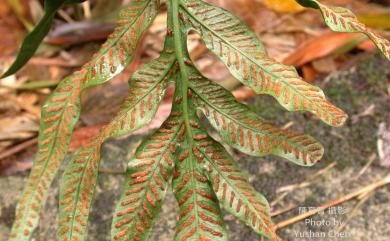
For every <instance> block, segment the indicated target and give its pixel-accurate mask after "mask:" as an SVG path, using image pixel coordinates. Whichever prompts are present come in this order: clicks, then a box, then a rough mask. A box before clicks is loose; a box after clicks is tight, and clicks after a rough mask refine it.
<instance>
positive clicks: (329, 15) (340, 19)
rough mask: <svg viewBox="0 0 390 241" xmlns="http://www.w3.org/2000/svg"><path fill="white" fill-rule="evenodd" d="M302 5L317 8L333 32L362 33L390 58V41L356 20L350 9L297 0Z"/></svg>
mask: <svg viewBox="0 0 390 241" xmlns="http://www.w3.org/2000/svg"><path fill="white" fill-rule="evenodd" d="M297 2H298V3H300V4H301V5H302V6H305V7H311V8H315V9H319V10H320V11H321V13H322V16H323V18H324V20H325V23H326V25H328V27H329V28H330V29H332V30H333V31H335V32H349V33H364V34H365V35H367V36H368V37H369V38H370V39H371V40H372V41H373V42H374V43H375V45H376V46H377V47H378V49H379V50H380V51H381V52H382V53H383V55H384V56H385V57H386V58H387V59H388V60H390V42H389V41H388V40H387V39H385V38H384V37H382V36H380V35H379V34H378V33H376V32H375V31H374V30H372V29H370V28H368V27H366V26H365V25H364V24H362V23H361V22H359V21H358V19H357V17H356V16H355V15H354V14H353V13H352V11H351V10H349V9H346V8H342V7H333V6H326V5H324V4H322V3H320V2H319V1H317V0H297Z"/></svg>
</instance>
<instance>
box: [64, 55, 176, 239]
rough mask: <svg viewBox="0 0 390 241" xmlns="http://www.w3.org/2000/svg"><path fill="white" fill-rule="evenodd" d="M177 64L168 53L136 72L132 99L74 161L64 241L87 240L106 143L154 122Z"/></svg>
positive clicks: (68, 171) (70, 169) (68, 181)
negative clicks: (92, 204)
mask: <svg viewBox="0 0 390 241" xmlns="http://www.w3.org/2000/svg"><path fill="white" fill-rule="evenodd" d="M174 63H175V56H174V55H173V54H170V53H164V54H162V55H161V57H160V58H158V59H156V60H154V61H152V62H151V63H149V64H147V65H145V66H144V67H142V68H141V69H139V70H138V71H137V72H135V73H134V75H133V77H132V78H131V79H130V80H129V83H130V84H129V85H130V86H129V92H130V93H129V96H128V97H127V98H126V99H125V101H124V103H123V104H122V107H121V109H120V110H119V113H118V114H117V115H116V116H115V117H114V120H113V121H112V122H111V123H110V124H108V125H107V126H105V127H103V129H102V131H101V132H100V134H99V136H98V137H97V138H96V139H95V141H94V142H93V143H92V145H91V146H90V147H88V148H83V149H81V150H80V151H78V152H77V153H76V154H75V155H74V157H73V158H72V160H71V161H70V164H69V165H68V166H67V168H66V170H65V173H64V175H63V178H62V183H61V188H60V220H59V228H58V236H59V239H60V240H68V241H72V240H74V241H82V240H84V239H85V236H86V233H87V223H88V215H89V211H90V207H91V203H92V199H93V194H94V191H95V187H96V182H97V175H98V167H99V163H100V151H101V146H102V144H103V142H104V141H105V140H106V139H108V138H111V137H117V136H121V135H124V134H128V133H130V132H133V131H135V130H137V129H138V128H140V127H142V126H144V125H146V124H147V123H149V122H150V121H151V120H152V118H153V117H154V115H155V113H156V111H157V108H158V107H159V105H160V103H161V100H162V98H163V96H164V94H165V90H166V88H167V84H168V79H169V76H170V75H171V74H172V71H174V70H175V68H174Z"/></svg>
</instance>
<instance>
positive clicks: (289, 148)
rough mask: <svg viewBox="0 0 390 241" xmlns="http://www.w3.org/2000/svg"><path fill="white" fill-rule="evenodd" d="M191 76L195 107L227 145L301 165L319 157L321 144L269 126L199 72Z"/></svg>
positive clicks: (309, 163) (321, 149)
mask: <svg viewBox="0 0 390 241" xmlns="http://www.w3.org/2000/svg"><path fill="white" fill-rule="evenodd" d="M191 79H192V81H191V90H192V91H193V92H194V93H195V95H196V96H198V101H197V102H198V106H199V107H200V109H201V111H202V112H203V113H204V114H205V116H206V117H207V119H208V120H209V122H210V123H211V125H212V126H213V127H214V128H215V129H217V130H218V132H219V133H220V135H221V137H222V139H223V140H224V141H226V142H227V143H228V144H229V145H231V146H233V147H235V148H237V149H239V150H240V151H242V152H244V153H247V154H249V155H255V156H264V155H268V154H273V155H278V156H281V157H284V158H286V159H288V160H290V161H292V162H295V163H296V164H299V165H304V166H307V165H313V164H315V163H316V162H317V161H318V160H320V159H321V157H322V155H323V153H324V150H323V147H322V145H321V144H320V143H318V142H317V141H316V140H315V139H314V138H312V137H311V136H308V135H303V134H298V133H294V132H290V131H285V130H282V129H279V128H277V127H275V126H273V125H272V124H271V123H270V122H268V121H265V120H263V119H262V118H260V117H258V116H257V114H255V113H253V112H252V111H251V110H249V108H248V107H247V106H245V105H244V104H241V103H238V102H237V101H236V100H235V98H234V96H233V95H232V94H231V93H230V92H229V91H227V90H225V89H224V88H223V87H221V86H220V85H218V84H215V83H213V82H211V81H210V80H208V79H205V78H204V77H202V76H200V75H195V76H192V78H191Z"/></svg>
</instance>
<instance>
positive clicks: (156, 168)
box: [111, 115, 184, 241]
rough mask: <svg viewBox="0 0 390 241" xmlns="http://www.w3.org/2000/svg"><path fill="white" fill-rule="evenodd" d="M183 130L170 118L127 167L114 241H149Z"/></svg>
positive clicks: (118, 204) (141, 146)
mask: <svg viewBox="0 0 390 241" xmlns="http://www.w3.org/2000/svg"><path fill="white" fill-rule="evenodd" d="M183 129H184V125H183V120H181V119H180V118H178V116H175V115H171V116H170V118H168V119H167V120H166V121H165V122H164V123H163V125H162V126H161V127H160V128H159V129H158V130H157V131H156V132H155V133H154V134H153V135H152V136H150V137H149V138H148V139H147V140H145V141H144V142H143V143H142V144H141V145H140V146H139V147H138V149H137V151H136V154H135V157H134V158H133V159H132V160H130V162H129V163H128V166H127V172H126V180H125V182H124V188H123V191H122V195H121V198H120V200H119V202H118V203H117V206H116V210H115V213H114V220H113V223H112V229H111V236H112V240H115V241H116V240H118V241H124V240H148V237H149V234H150V231H151V229H152V227H153V224H154V222H155V221H156V219H157V217H158V213H159V211H160V209H161V205H162V202H163V200H164V197H165V193H166V190H167V188H168V184H169V182H170V180H171V174H172V168H173V165H174V154H175V148H176V147H175V140H176V139H177V138H180V137H179V136H180V135H182V134H183Z"/></svg>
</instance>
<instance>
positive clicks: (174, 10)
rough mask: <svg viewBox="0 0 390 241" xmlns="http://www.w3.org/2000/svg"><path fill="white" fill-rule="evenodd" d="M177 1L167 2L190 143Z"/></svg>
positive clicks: (189, 136) (182, 39)
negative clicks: (169, 6) (169, 8)
mask: <svg viewBox="0 0 390 241" xmlns="http://www.w3.org/2000/svg"><path fill="white" fill-rule="evenodd" d="M179 2H180V0H170V1H169V3H170V5H171V11H172V12H171V14H170V15H171V18H172V25H173V39H174V44H175V53H176V57H177V61H178V63H179V67H180V75H181V90H182V97H183V100H182V106H183V116H184V123H185V125H186V133H187V137H188V142H189V144H191V143H192V139H193V134H192V130H191V126H190V120H189V113H188V89H189V79H188V73H187V66H186V64H185V63H184V58H185V54H184V51H185V49H186V48H185V47H184V45H183V42H184V44H186V43H185V38H183V36H182V31H181V28H180V20H179Z"/></svg>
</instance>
